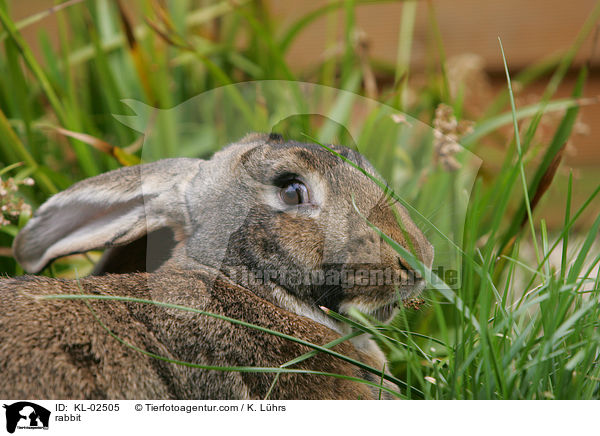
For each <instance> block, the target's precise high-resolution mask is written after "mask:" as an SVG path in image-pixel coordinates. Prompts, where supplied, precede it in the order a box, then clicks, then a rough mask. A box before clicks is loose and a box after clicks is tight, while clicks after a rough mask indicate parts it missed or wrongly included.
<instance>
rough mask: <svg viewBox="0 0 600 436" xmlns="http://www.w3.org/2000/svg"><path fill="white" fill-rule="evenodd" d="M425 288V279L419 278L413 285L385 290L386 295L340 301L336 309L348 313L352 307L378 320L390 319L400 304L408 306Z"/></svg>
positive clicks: (356, 297) (357, 297)
mask: <svg viewBox="0 0 600 436" xmlns="http://www.w3.org/2000/svg"><path fill="white" fill-rule="evenodd" d="M424 288H425V281H424V280H422V279H419V281H417V282H416V283H415V284H414V285H412V286H410V287H404V288H402V289H397V290H395V292H386V294H387V296H383V295H379V297H380V298H379V299H377V298H376V299H366V298H365V296H364V295H363V296H355V298H351V299H348V300H347V301H342V302H341V303H340V304H339V307H338V311H339V313H341V314H344V315H349V314H350V312H351V310H352V308H354V309H357V310H359V311H360V312H362V313H364V314H367V315H369V316H372V317H374V318H375V319H377V320H378V321H381V322H387V321H390V320H391V319H392V318H393V317H394V316H395V314H396V312H397V311H398V310H399V308H400V306H407V304H408V306H410V307H412V306H413V305H412V304H411V303H410V302H411V301H413V300H414V299H415V298H416V297H418V295H419V294H420V293H421V291H423V289H424Z"/></svg>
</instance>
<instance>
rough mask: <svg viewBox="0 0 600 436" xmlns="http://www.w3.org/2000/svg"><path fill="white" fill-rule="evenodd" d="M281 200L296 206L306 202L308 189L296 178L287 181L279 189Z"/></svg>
mask: <svg viewBox="0 0 600 436" xmlns="http://www.w3.org/2000/svg"><path fill="white" fill-rule="evenodd" d="M279 195H280V196H281V200H282V201H283V202H284V203H285V204H287V205H288V206H297V205H299V204H303V203H308V201H309V199H308V189H307V188H306V185H305V184H304V183H302V182H299V181H298V180H292V181H290V182H287V183H286V184H284V185H283V186H282V187H281V190H280V191H279Z"/></svg>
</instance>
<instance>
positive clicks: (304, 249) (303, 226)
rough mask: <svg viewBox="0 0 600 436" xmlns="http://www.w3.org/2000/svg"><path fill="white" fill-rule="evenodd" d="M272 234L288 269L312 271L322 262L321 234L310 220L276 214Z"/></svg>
mask: <svg viewBox="0 0 600 436" xmlns="http://www.w3.org/2000/svg"><path fill="white" fill-rule="evenodd" d="M273 233H274V235H275V236H273V237H276V238H277V239H278V240H279V241H278V243H279V245H280V247H281V249H282V250H283V251H284V253H285V255H286V256H285V257H286V258H287V259H290V260H291V265H289V267H290V268H292V269H296V270H312V269H315V268H318V266H319V265H320V264H321V262H322V260H323V246H324V242H323V241H324V239H323V233H322V232H321V231H320V230H319V228H318V226H317V225H316V223H315V221H314V220H313V219H312V218H308V217H302V216H291V215H290V214H286V213H278V214H277V215H276V216H275V219H274V222H273Z"/></svg>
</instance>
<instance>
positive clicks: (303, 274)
mask: <svg viewBox="0 0 600 436" xmlns="http://www.w3.org/2000/svg"><path fill="white" fill-rule="evenodd" d="M331 147H332V148H333V149H334V150H335V151H336V152H337V153H339V154H340V155H342V156H344V157H345V158H347V159H348V160H350V161H352V162H354V163H355V164H357V165H358V166H360V167H362V168H363V169H365V170H366V171H368V172H369V173H370V174H372V175H374V176H376V177H377V174H376V173H375V170H374V169H373V167H372V166H371V165H370V164H369V162H368V161H367V160H366V159H365V158H364V157H363V156H362V155H360V154H359V153H357V152H355V151H353V150H351V149H348V148H345V147H341V146H335V145H334V146H331ZM359 212H360V213H359ZM365 218H366V220H368V221H369V222H370V223H372V224H373V225H374V226H376V227H377V228H379V229H380V230H381V231H382V232H383V233H385V234H387V235H388V236H390V237H391V238H392V239H394V240H395V241H397V242H398V243H399V244H400V245H401V246H403V247H404V248H405V249H406V250H407V251H409V252H411V253H413V255H414V257H415V258H416V259H417V260H419V261H421V262H422V263H423V264H425V265H426V266H427V267H431V265H432V262H433V248H432V246H431V244H430V243H429V242H428V241H427V239H426V238H425V236H424V235H423V234H422V233H421V231H420V230H419V229H418V228H417V226H416V225H415V224H414V223H413V221H412V220H411V218H410V216H409V214H408V212H407V211H406V210H405V209H404V207H402V206H401V205H399V204H397V203H393V202H390V200H389V197H388V196H387V195H385V193H384V192H383V190H382V189H381V188H380V187H379V186H378V185H377V184H376V183H374V182H373V181H372V180H371V179H370V178H368V177H367V176H366V175H365V174H363V173H362V172H361V171H359V170H358V169H356V168H354V167H353V166H352V165H350V164H349V163H348V162H345V161H344V160H343V159H341V158H340V157H338V156H336V155H335V154H333V153H331V152H330V151H328V150H326V149H324V148H323V147H321V146H319V145H317V144H307V143H300V142H295V141H284V140H283V139H282V138H281V137H280V136H278V135H262V134H252V135H249V136H247V137H245V138H244V139H242V140H241V141H239V142H237V143H234V144H231V145H229V146H228V147H226V148H224V149H223V150H221V151H220V152H218V153H216V154H215V155H214V156H213V157H212V159H210V160H200V159H184V158H181V159H165V160H161V161H157V162H154V163H150V164H144V165H139V166H135V167H128V168H123V169H119V170H116V171H112V172H109V173H106V174H102V175H99V176H97V177H93V178H91V179H87V180H84V181H82V182H79V183H77V184H75V185H73V186H72V187H71V188H69V189H67V190H66V191H64V192H61V193H59V194H57V195H55V196H54V197H52V198H51V199H49V200H48V201H47V202H46V203H45V204H44V205H42V206H41V207H40V209H39V210H38V211H37V212H36V214H35V216H34V217H33V218H32V219H31V220H30V222H29V223H28V224H27V226H26V227H25V228H24V229H23V230H22V231H21V232H20V233H19V235H18V236H17V238H16V239H15V243H14V246H13V249H14V254H15V257H16V259H17V260H18V261H19V262H20V263H21V265H23V267H24V268H25V269H26V270H27V271H29V272H37V271H40V270H41V269H42V268H43V267H44V266H45V265H46V264H47V263H48V262H50V261H52V260H53V259H56V258H57V257H61V256H64V255H67V254H71V253H79V252H85V251H88V250H92V249H100V248H111V247H112V248H111V251H109V252H108V253H109V254H107V255H106V258H105V259H104V260H103V262H102V265H101V266H100V267H99V269H98V270H97V272H99V273H102V272H114V271H113V269H115V268H116V269H117V270H118V272H127V271H128V270H130V269H134V268H138V267H139V266H140V262H139V259H140V258H141V259H143V263H146V262H147V264H148V268H144V267H141V269H149V270H151V269H160V270H163V271H164V270H169V269H173V270H194V269H196V268H198V267H199V266H201V265H202V266H209V267H212V268H216V269H219V270H221V271H223V272H224V273H225V274H226V275H227V276H229V277H230V278H232V279H233V280H234V281H236V282H237V283H240V284H242V285H244V286H246V287H248V288H249V289H252V290H253V292H255V293H256V294H258V295H259V296H260V297H262V298H265V299H267V300H268V301H271V302H273V303H275V304H277V305H278V306H280V307H282V308H284V309H287V310H290V311H292V312H295V313H298V314H301V315H305V316H308V317H310V318H312V319H315V320H316V321H318V322H321V323H324V324H326V325H330V326H331V323H332V321H330V320H329V318H328V317H327V316H325V315H324V313H323V312H322V311H321V310H320V309H319V306H325V307H327V308H330V309H332V310H335V311H340V312H342V313H347V312H348V310H349V309H350V308H351V307H356V308H358V309H359V310H361V311H363V312H367V313H369V314H372V315H374V316H376V317H378V318H379V319H382V320H384V319H387V318H388V317H389V316H391V314H392V311H393V308H394V307H395V306H396V305H397V304H398V302H399V301H401V300H406V299H409V298H411V297H413V296H415V295H416V294H418V293H419V292H420V291H421V290H422V289H423V288H424V281H423V279H422V278H421V277H420V276H419V274H418V273H416V272H415V271H414V270H413V269H412V268H411V267H410V266H409V265H408V263H407V262H406V260H405V259H403V258H402V257H401V256H400V255H399V254H398V252H396V251H395V250H394V249H393V248H392V247H390V246H389V245H388V244H387V243H386V242H384V241H383V240H382V238H381V237H380V236H379V234H378V233H377V232H376V231H375V230H374V229H373V228H372V227H371V226H369V223H368V222H367V221H366V220H365ZM146 250H147V257H145V256H144V255H143V254H141V253H144V251H146ZM119 265H120V266H119ZM128 265H129V266H128ZM136 265H137V267H136ZM334 327H335V326H334Z"/></svg>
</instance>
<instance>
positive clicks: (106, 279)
mask: <svg viewBox="0 0 600 436" xmlns="http://www.w3.org/2000/svg"><path fill="white" fill-rule="evenodd" d="M82 292H83V293H84V294H98V295H100V294H103V295H113V296H123V297H133V298H141V299H150V300H155V301H162V302H168V303H173V304H180V305H185V306H188V307H193V308H195V309H199V310H203V311H207V312H211V313H216V314H220V315H225V316H228V317H232V318H235V319H239V320H241V321H245V322H248V323H252V324H256V325H260V326H262V327H266V328H269V329H273V330H277V331H280V332H282V333H285V334H289V335H293V336H295V337H297V338H299V339H303V340H305V341H309V342H312V343H316V344H319V345H323V344H325V343H328V342H330V341H332V340H334V339H336V338H338V337H339V335H338V334H337V333H335V332H334V331H332V330H330V329H328V328H327V327H325V326H323V325H321V324H319V323H316V322H314V321H312V320H310V319H308V318H305V317H302V316H300V315H296V314H293V313H290V312H288V311H286V310H283V309H281V308H278V307H276V306H274V305H273V304H271V303H269V302H267V301H266V300H263V299H261V298H259V297H257V296H256V295H255V294H253V293H252V292H250V291H248V290H247V289H245V288H243V287H241V286H237V285H235V284H233V283H232V282H230V281H229V280H228V279H226V278H224V277H222V276H219V275H214V274H211V273H205V272H199V271H196V272H194V273H189V272H186V273H175V272H173V273H168V274H161V273H155V274H148V273H138V274H125V275H110V274H109V275H105V276H102V277H93V276H92V277H86V278H83V279H81V280H80V281H79V282H76V281H69V280H59V279H49V278H44V277H32V276H25V277H19V278H15V279H5V280H2V281H0V310H1V311H2V313H3V316H2V317H0V368H1V369H2V373H3V374H4V376H5V380H10V383H3V384H1V385H0V397H3V398H47V399H67V398H68V399H83V398H85V399H158V398H161V399H261V398H264V396H265V395H266V394H267V392H268V391H269V389H270V388H271V385H272V383H273V380H274V377H275V374H274V373H264V372H263V373H261V372H236V371H233V372H231V371H216V370H206V369H199V368H193V367H190V366H185V365H181V364H175V363H172V362H169V361H168V360H171V361H181V362H188V363H192V364H201V365H212V366H232V367H242V366H244V367H249V366H252V367H278V366H279V365H281V364H283V363H285V362H287V361H289V360H291V359H293V358H295V357H297V356H300V355H302V354H304V353H306V352H308V351H310V350H311V349H310V348H309V347H306V346H303V345H301V344H298V343H294V342H291V341H288V340H285V339H282V338H279V337H277V336H274V335H271V334H268V333H263V332H261V331H258V330H256V329H252V328H250V327H246V326H241V325H236V324H232V323H230V322H228V321H224V320H221V319H216V318H214V317H210V316H206V315H200V314H198V313H193V312H188V311H183V310H181V309H173V308H166V307H163V306H158V305H153V304H146V303H136V302H120V301H114V300H108V301H107V300H87V302H86V301H82V300H79V299H77V300H48V299H40V298H36V297H40V296H44V295H51V294H79V293H82ZM109 330H110V332H112V334H114V336H112V335H111V333H109ZM117 337H118V338H119V339H117ZM121 341H124V342H126V343H127V344H129V345H130V346H128V345H125V344H124V343H123V342H121ZM132 346H133V347H137V348H138V350H136V349H134V348H132ZM139 350H145V351H146V352H149V353H153V354H154V355H156V356H160V357H161V359H159V358H157V357H153V356H150V355H148V354H144V353H142V352H140V351H139ZM334 350H335V351H338V352H340V353H342V354H344V355H347V356H349V357H352V358H354V359H357V360H361V361H363V362H365V363H367V364H369V365H371V366H374V367H376V368H377V367H380V366H379V365H381V364H382V362H380V361H378V359H377V358H376V357H374V356H370V355H368V354H366V353H364V352H361V351H359V350H357V349H356V348H355V347H354V346H352V345H351V344H349V343H343V344H340V345H338V346H336V347H335V348H334ZM162 359H165V360H162ZM292 368H297V369H310V370H318V371H323V372H328V373H336V374H342V375H345V376H349V377H357V378H362V379H366V380H369V381H371V382H373V383H378V382H379V377H378V376H376V375H373V374H371V373H368V372H366V371H364V370H362V369H360V368H357V367H356V366H354V365H351V364H349V363H346V362H343V361H341V360H339V359H337V358H335V357H332V356H330V355H327V354H324V353H318V354H317V355H316V356H314V357H311V358H310V359H308V360H305V361H304V362H301V363H300V364H299V365H296V366H293V367H292ZM383 396H384V397H387V396H388V395H387V394H384V395H383ZM378 397H379V389H377V388H373V387H371V386H368V385H365V384H362V383H359V382H355V381H349V380H344V379H340V378H334V377H330V376H324V375H314V374H281V376H280V377H279V379H278V381H277V382H276V383H275V384H274V386H273V389H272V392H271V395H270V397H269V398H271V399H369V398H378Z"/></svg>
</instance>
